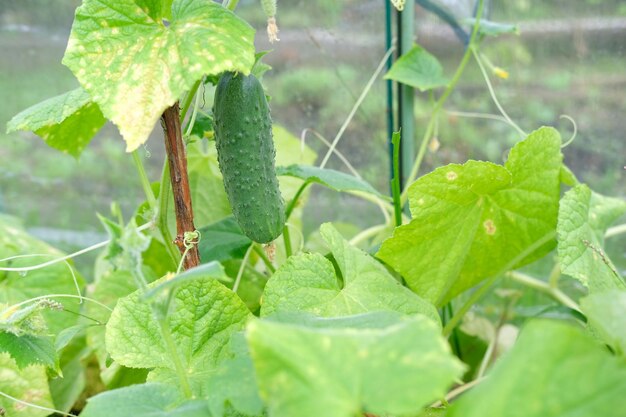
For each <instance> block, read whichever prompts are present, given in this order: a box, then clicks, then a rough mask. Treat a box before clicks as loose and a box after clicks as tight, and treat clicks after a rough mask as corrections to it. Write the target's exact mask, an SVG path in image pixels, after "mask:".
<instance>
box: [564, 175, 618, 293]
mask: <svg viewBox="0 0 626 417" xmlns="http://www.w3.org/2000/svg"><path fill="white" fill-rule="evenodd" d="M624 213H626V201H625V200H620V199H617V198H609V197H604V196H601V195H599V194H596V193H594V192H592V191H591V190H590V189H589V187H587V186H586V185H582V184H581V185H578V186H576V187H574V188H573V189H571V190H569V191H568V192H567V193H566V194H565V196H563V199H562V200H561V207H560V209H559V223H558V228H557V231H558V240H559V245H558V253H559V259H560V263H561V271H562V272H563V273H564V274H567V275H569V276H571V277H574V278H576V279H577V280H579V281H580V282H582V283H583V284H584V285H585V286H587V287H588V288H589V290H590V291H604V290H608V289H613V288H616V289H626V284H625V283H624V280H623V278H622V277H620V276H619V274H618V273H617V271H616V269H615V266H614V265H613V263H612V262H611V260H610V259H609V258H608V256H607V255H606V253H604V250H603V246H604V233H605V231H606V229H608V227H609V226H610V225H611V223H613V222H614V221H615V220H617V219H618V218H619V217H620V216H621V215H623V214H624Z"/></svg>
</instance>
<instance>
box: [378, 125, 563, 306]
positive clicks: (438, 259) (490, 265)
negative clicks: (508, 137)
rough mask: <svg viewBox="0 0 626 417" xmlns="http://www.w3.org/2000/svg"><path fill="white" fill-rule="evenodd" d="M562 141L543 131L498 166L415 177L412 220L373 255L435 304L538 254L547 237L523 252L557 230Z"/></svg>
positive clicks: (461, 167)
mask: <svg viewBox="0 0 626 417" xmlns="http://www.w3.org/2000/svg"><path fill="white" fill-rule="evenodd" d="M560 143H561V141H560V137H559V134H558V132H557V131H556V130H554V129H552V128H541V129H539V130H537V131H535V132H533V133H532V134H530V135H529V136H528V138H526V140H524V141H522V142H520V143H518V144H517V145H516V146H515V147H514V148H513V149H512V150H511V152H510V154H509V159H508V160H507V162H506V164H505V165H504V167H502V166H500V165H495V164H492V163H489V162H477V161H469V162H467V163H465V164H463V165H456V164H451V165H447V166H444V167H441V168H439V169H436V170H435V171H433V172H432V173H430V174H428V175H425V176H423V177H422V178H420V179H418V180H417V181H416V182H415V183H413V184H412V185H411V186H410V188H409V202H410V207H411V214H412V216H413V220H412V221H411V222H410V223H409V224H408V225H404V226H400V227H398V228H396V230H395V232H394V234H393V237H392V238H390V239H387V240H386V241H385V242H383V244H382V247H381V248H380V251H379V252H378V254H377V256H378V257H379V258H380V259H382V260H383V261H385V262H386V263H387V264H388V265H390V266H391V267H392V268H394V269H395V270H396V271H398V272H399V273H401V274H402V276H404V278H405V280H406V282H407V284H408V285H409V287H411V289H413V291H415V292H417V293H418V294H419V295H421V296H423V297H424V298H426V299H427V300H429V301H431V302H433V303H435V304H436V305H437V306H441V305H443V304H444V303H445V302H447V301H448V300H449V299H451V298H452V297H453V296H455V295H457V294H459V293H461V292H462V291H464V290H466V289H468V288H471V287H472V286H474V285H476V284H478V283H479V282H481V281H482V280H484V279H485V278H487V277H489V276H492V275H494V274H497V273H501V272H505V271H503V269H505V268H517V267H519V266H521V265H524V264H527V263H530V262H532V261H534V260H536V259H539V258H540V257H542V256H544V255H545V254H547V253H548V252H549V251H550V250H551V249H552V248H553V247H554V242H553V240H550V241H549V242H548V243H546V244H543V245H541V246H540V247H539V248H538V249H536V250H534V251H532V253H530V254H528V255H527V256H524V255H525V253H526V252H527V251H529V248H533V245H536V244H537V243H538V242H541V241H542V239H547V238H549V237H550V234H551V233H553V232H554V230H555V229H556V223H557V212H558V205H559V181H560V180H559V176H560V171H561V159H562V155H561V151H560ZM520 256H523V259H520V260H519V261H518V259H517V258H518V257H520ZM512 262H513V263H514V264H511V263H512Z"/></svg>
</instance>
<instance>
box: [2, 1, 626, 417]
mask: <svg viewBox="0 0 626 417" xmlns="http://www.w3.org/2000/svg"><path fill="white" fill-rule="evenodd" d="M237 3H238V1H237V0H230V1H229V2H225V4H224V5H221V4H218V3H216V2H213V1H207V0H83V3H82V5H81V6H80V7H79V8H78V9H77V11H76V18H75V21H74V25H73V28H72V32H71V35H70V39H69V41H68V47H67V51H66V54H65V57H64V63H65V64H66V65H67V66H68V67H69V68H70V69H71V70H72V71H73V73H74V74H75V75H76V77H77V79H78V81H79V82H80V85H81V87H80V88H79V89H77V90H74V91H71V92H68V93H66V94H64V95H62V96H59V97H55V98H52V99H50V100H47V101H45V102H43V103H40V104H39V105H36V106H34V107H32V108H30V109H27V110H25V111H24V112H22V113H20V114H19V115H17V116H16V117H15V118H14V119H13V120H12V121H11V122H10V123H9V125H8V129H9V130H32V131H34V132H35V133H37V134H38V135H39V136H41V137H42V138H43V139H44V140H45V141H46V142H47V143H48V144H49V145H50V146H53V147H55V148H57V149H59V150H61V151H65V152H68V153H70V154H73V155H79V154H80V152H81V151H82V149H84V147H85V146H86V145H87V144H88V142H89V141H90V140H91V138H92V137H93V136H94V135H95V133H96V132H97V131H98V130H99V129H100V127H102V125H103V124H104V122H105V120H106V119H109V120H111V121H112V122H113V123H114V124H115V125H117V126H118V128H119V130H120V133H121V134H122V137H123V138H124V140H125V141H126V144H127V148H128V150H129V151H131V152H135V150H136V149H137V148H138V147H139V146H140V145H141V144H143V143H144V142H145V141H146V140H147V139H148V135H149V133H150V132H151V130H152V129H153V127H154V125H155V123H156V122H157V121H158V120H159V119H161V120H162V124H163V126H164V136H165V139H166V150H167V153H168V160H167V161H166V163H164V168H163V172H162V176H161V180H160V182H159V183H158V184H157V185H156V186H155V184H151V183H150V181H149V180H148V178H147V175H146V173H145V171H144V170H143V167H142V165H141V161H140V158H139V157H138V156H137V153H136V152H135V153H134V154H133V157H134V160H135V161H136V163H137V169H138V173H139V176H140V178H141V179H142V185H143V190H144V193H145V194H146V203H145V204H143V205H142V206H141V207H139V208H138V209H137V211H136V213H135V214H134V215H133V217H132V218H131V219H126V221H124V219H123V218H122V216H121V215H120V213H119V210H114V212H113V216H112V219H109V218H106V217H104V216H101V221H102V224H103V227H104V229H105V230H106V231H107V232H108V233H109V235H110V239H109V240H107V241H106V242H102V243H100V244H97V245H94V246H92V247H90V248H86V249H85V250H82V251H80V252H78V253H76V254H70V255H64V254H62V253H60V252H59V251H58V250H56V249H54V248H52V247H50V246H49V245H47V244H45V243H43V242H41V241H39V240H37V239H35V238H33V237H31V236H29V235H28V234H27V233H26V232H25V230H24V229H23V228H20V227H18V226H16V225H15V220H14V219H12V218H7V217H5V216H2V217H0V258H1V263H0V271H2V273H3V275H2V276H0V375H2V378H0V412H2V413H3V414H4V415H6V416H11V417H14V416H32V417H39V416H47V415H52V414H54V413H56V414H57V415H58V414H60V415H69V416H75V415H80V416H82V417H100V416H110V415H133V416H137V417H147V416H152V417H154V416H163V417H164V416H170V415H184V416H191V417H196V416H198V417H200V416H202V417H207V416H211V417H222V416H250V417H261V416H270V417H314V416H320V415H324V416H330V417H356V416H369V417H371V416H421V417H425V416H433V415H436V416H442V415H445V416H452V417H454V416H484V415H489V416H502V417H508V416H511V417H512V416H520V415H523V416H527V417H545V416H554V417H557V416H564V415H577V416H589V417H592V416H599V415H601V416H609V415H610V416H622V415H624V412H623V411H622V410H626V402H625V401H626V400H625V399H624V396H623V395H619V393H621V392H623V391H625V390H626V361H625V357H624V354H625V353H626V336H625V333H624V329H626V319H625V317H626V314H624V313H626V311H625V306H626V284H625V283H624V277H623V272H622V271H619V270H618V268H616V267H615V265H614V263H613V262H612V261H611V259H610V257H609V256H608V255H607V251H606V249H605V248H606V247H607V246H609V245H611V240H609V239H615V238H616V237H617V236H619V235H621V234H623V233H624V232H626V227H624V226H623V225H621V226H615V227H611V225H612V224H613V223H614V222H615V221H617V219H619V218H620V216H623V215H624V213H626V201H624V200H623V199H619V198H611V197H606V196H602V195H600V194H597V193H595V192H593V191H592V190H591V189H590V188H589V187H588V186H587V185H585V184H581V183H580V182H579V181H578V180H577V179H576V177H575V176H574V175H573V174H572V172H571V171H570V170H569V169H568V168H567V166H566V165H565V164H564V162H563V161H564V155H563V152H562V147H563V144H562V143H561V137H560V134H559V133H558V132H557V131H556V130H555V129H553V128H551V127H541V128H538V129H536V130H534V131H533V132H531V133H529V134H526V133H525V132H523V131H522V129H520V128H519V127H518V126H516V125H515V124H514V123H513V121H512V119H511V118H510V117H508V115H506V114H503V116H502V117H503V118H504V119H505V120H506V121H507V123H509V125H510V126H511V127H512V128H514V129H515V130H516V131H518V132H520V136H521V137H520V139H521V140H520V141H519V142H518V143H517V144H516V145H515V146H514V147H513V148H512V149H511V151H510V153H509V154H508V158H507V160H506V161H505V162H504V163H503V164H498V163H492V162H485V161H471V160H470V161H467V162H466V163H464V164H450V165H446V166H443V167H440V168H437V169H435V170H434V171H432V172H430V173H427V174H425V175H422V176H421V177H419V178H418V174H419V171H420V164H421V160H422V159H423V156H424V152H425V149H426V148H427V145H428V144H429V143H430V142H431V140H432V137H433V134H434V131H435V130H436V125H437V123H438V114H439V112H440V111H441V109H442V108H443V106H444V103H445V101H446V99H447V98H448V97H449V96H450V95H451V94H452V92H453V90H454V88H455V86H456V83H457V82H458V80H459V79H460V77H461V76H462V74H463V70H464V69H465V67H466V65H467V64H468V62H470V61H471V59H472V58H473V59H474V60H475V61H476V63H477V64H478V66H479V68H480V69H481V70H483V74H484V75H485V80H486V81H487V83H488V87H489V89H490V91H491V92H492V94H493V88H492V86H491V84H490V83H489V75H488V74H487V73H486V71H485V61H484V56H483V55H482V53H481V51H480V44H481V41H483V40H484V39H485V38H486V37H487V36H491V35H497V34H500V33H503V32H510V31H511V27H509V26H504V25H497V24H493V23H491V22H485V21H483V20H481V19H480V16H481V12H482V6H483V2H482V1H480V2H479V5H478V15H477V18H476V19H475V20H474V21H473V22H472V24H473V26H472V35H471V37H470V40H469V45H468V47H467V49H466V51H465V54H464V56H463V58H462V60H461V62H460V64H459V66H458V68H457V69H456V71H455V73H454V75H453V76H452V78H451V79H449V80H448V79H447V78H445V76H444V74H443V68H442V67H441V65H440V64H439V63H438V61H437V60H436V58H435V57H434V56H433V55H431V54H430V53H428V52H427V51H426V50H425V49H424V48H422V47H420V46H416V47H415V48H414V49H413V50H411V51H409V52H408V53H407V54H405V55H404V56H403V57H402V58H401V59H399V60H398V61H397V62H396V64H395V66H394V67H393V68H392V69H391V70H390V71H389V72H388V74H387V77H388V78H390V79H393V80H395V81H396V82H402V83H405V84H410V85H412V86H414V87H416V88H418V89H421V90H423V91H429V92H430V93H432V94H433V97H435V96H436V97H438V99H437V100H436V101H434V106H433V111H432V117H431V119H430V121H429V122H428V124H427V125H426V129H425V132H424V137H423V140H422V142H421V147H420V153H419V154H418V157H417V159H416V162H415V165H414V166H413V167H412V171H411V175H410V176H409V177H410V179H411V181H409V182H408V184H407V186H406V187H405V188H404V189H403V190H401V189H400V186H399V182H398V181H397V180H398V178H397V175H398V174H397V173H398V169H397V166H396V169H395V170H394V172H396V178H395V180H396V181H395V182H394V187H393V198H390V197H388V196H386V195H383V194H382V193H381V192H379V191H377V190H375V189H374V188H373V187H372V186H371V185H370V184H368V183H367V182H365V181H363V180H362V179H361V178H360V177H359V176H358V175H349V174H346V173H342V172H338V171H334V170H330V169H324V168H323V167H317V166H313V165H312V164H313V163H314V161H315V157H316V155H315V154H314V153H313V152H312V151H311V150H310V149H307V148H306V147H305V148H304V150H302V148H301V146H300V143H299V142H298V141H297V139H295V138H293V137H292V136H291V135H289V134H288V133H287V132H286V131H285V129H282V128H280V127H279V126H276V125H274V126H271V120H270V116H269V110H268V107H267V102H266V98H265V94H264V91H263V88H262V86H261V84H260V83H259V82H258V80H257V78H255V76H254V75H250V74H251V73H253V69H254V65H255V50H254V45H253V40H254V31H253V29H252V28H251V27H250V26H249V25H248V24H247V23H246V22H245V21H243V20H242V19H241V18H240V17H238V16H237V15H236V14H235V13H234V11H235V10H236V6H237ZM404 3H405V2H401V1H394V2H393V4H394V5H396V6H398V7H402V6H404ZM263 4H264V7H265V8H266V9H267V7H268V4H269V5H270V6H272V5H274V6H275V2H264V3H263ZM407 9H408V7H407ZM271 11H272V13H271V14H275V12H276V11H275V10H274V9H271ZM272 17H273V16H272ZM207 45H208V46H207ZM390 53H391V51H388V53H387V54H386V55H385V57H383V60H382V61H383V62H381V65H380V66H379V70H378V71H377V72H376V73H375V74H374V75H375V76H374V77H372V81H371V82H370V83H369V86H370V87H371V84H372V83H373V82H374V80H375V79H376V76H377V75H379V73H380V70H382V68H383V67H384V62H385V61H386V60H387V57H388V56H389V54H390ZM203 82H204V83H205V84H211V83H212V82H214V83H215V84H216V89H215V90H216V91H215V106H214V109H213V114H212V115H211V114H202V113H201V110H200V109H199V105H198V103H199V101H200V94H198V89H199V87H200V85H202V84H203ZM368 88H369V87H368ZM366 92H367V89H366V90H365V91H364V93H363V94H362V97H364V95H365V93H366ZM439 93H440V94H439ZM494 98H495V96H494ZM361 101H362V99H361V100H359V101H357V104H358V103H360V102H361ZM355 111H356V107H355ZM353 113H354V112H353ZM503 113H504V112H503ZM186 121H187V126H188V127H187V128H186V129H185V131H184V132H183V129H182V126H183V125H184V123H185V122H186ZM209 121H210V122H211V123H207V122H209ZM211 126H212V128H213V131H212V130H211ZM207 129H209V130H210V131H211V133H212V134H208V135H207V134H205V132H206V131H207ZM343 130H344V129H342V131H340V133H339V134H338V135H337V138H336V140H335V141H334V142H333V143H331V144H330V148H331V149H334V148H335V147H336V145H337V142H338V141H339V140H340V138H341V133H342V132H343ZM272 134H273V135H274V138H275V139H276V149H274V148H273V144H272ZM207 136H208V137H211V136H214V137H215V141H214V142H212V141H211V142H209V141H208V140H206V137H207ZM399 140H401V136H400V134H396V135H394V144H395V145H396V148H397V146H398V143H399ZM402 140H412V138H403V139H402ZM274 151H276V159H277V161H278V163H279V165H281V166H279V167H277V168H276V170H275V169H274ZM338 155H341V154H338ZM329 156H330V154H329V155H328V156H327V157H325V158H323V161H324V162H323V163H322V165H324V164H325V161H326V160H327V159H328V157H329ZM341 157H342V158H344V157H343V155H341ZM394 159H395V162H396V165H397V163H398V162H397V161H398V156H397V154H396V156H395V158H394ZM347 165H348V166H350V165H349V163H347ZM220 170H221V174H220ZM276 174H278V175H279V176H280V177H281V178H280V179H281V181H280V184H279V183H278V182H277V178H276ZM311 184H318V185H321V186H324V187H327V188H329V189H332V190H335V191H337V192H350V193H355V194H357V195H359V196H361V197H363V198H364V199H366V200H367V201H372V202H374V203H376V204H377V205H378V206H379V207H380V208H381V210H382V212H383V214H384V215H385V218H386V222H385V223H384V224H380V225H374V226H372V227H371V228H369V229H366V230H363V231H360V232H359V233H358V234H356V235H355V236H353V237H352V239H350V240H347V239H346V238H345V237H344V236H343V235H342V234H341V233H340V232H339V231H338V227H336V226H335V225H332V224H323V225H321V226H320V228H319V246H320V250H317V251H305V250H301V249H300V248H299V246H298V245H297V243H299V241H300V243H301V241H302V238H298V237H297V236H294V237H291V236H290V234H289V228H290V226H291V227H294V226H296V225H297V224H298V221H299V219H298V216H299V215H300V209H299V207H300V206H301V205H302V204H304V203H305V201H306V189H307V187H309V186H310V185H311ZM156 190H158V193H157V192H155V191H156ZM172 194H173V195H172ZM281 194H282V196H283V197H284V198H285V200H286V201H287V204H286V205H285V207H283V201H282V197H281ZM192 201H193V204H194V205H193V207H192V205H191V203H192ZM252 202H255V203H258V205H256V204H252ZM172 204H173V205H174V210H172V208H171V205H172ZM407 204H408V212H409V214H410V216H409V215H406V214H404V209H405V208H406V207H405V205H407ZM231 206H232V207H231ZM172 212H174V216H175V221H176V230H174V225H173V224H171V223H173V222H170V220H171V219H172ZM196 224H197V225H198V226H199V227H198V228H197V229H196V226H195V225H196ZM285 224H286V225H287V226H285V227H283V226H284V225H285ZM295 230H297V228H296V229H295ZM281 231H282V232H283V236H282V239H277V240H276V242H277V243H276V253H274V254H273V255H274V256H268V254H267V252H266V251H264V250H263V249H262V248H261V247H260V246H259V245H258V242H261V243H263V242H268V241H272V240H274V239H276V238H277V237H278V236H279V235H280V233H281ZM176 246H178V249H179V250H180V251H177V250H176ZM103 248H104V249H103ZM96 249H103V251H102V253H101V254H100V255H99V257H98V259H97V261H96V264H95V265H94V272H93V277H90V278H89V279H88V281H90V282H89V285H87V284H86V279H85V278H84V277H82V276H80V274H78V273H77V272H76V270H75V268H74V266H73V264H72V263H71V258H73V257H74V256H78V255H79V254H81V253H84V252H87V251H89V250H96ZM363 249H367V251H365V250H363ZM179 252H180V253H179ZM371 253H375V255H372V254H371ZM40 260H41V262H39V261H40ZM538 262H539V263H540V265H539V266H538ZM545 265H548V266H549V268H548V269H549V270H550V272H549V273H547V274H545V275H546V276H543V277H540V276H538V274H540V272H538V271H542V270H543V269H545ZM540 266H543V267H544V268H540ZM70 278H71V279H70ZM529 300H531V301H530V306H529V305H528V303H529ZM518 333H519V337H517V335H518ZM461 394H463V395H462V396H461ZM581 399H584V401H582V400H581Z"/></svg>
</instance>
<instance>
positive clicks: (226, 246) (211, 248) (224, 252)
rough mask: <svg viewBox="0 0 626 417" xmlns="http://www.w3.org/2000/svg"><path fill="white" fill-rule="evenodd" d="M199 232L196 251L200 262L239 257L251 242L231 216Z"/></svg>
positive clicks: (242, 255) (241, 256)
mask: <svg viewBox="0 0 626 417" xmlns="http://www.w3.org/2000/svg"><path fill="white" fill-rule="evenodd" d="M200 233H201V234H202V239H201V240H200V243H199V244H198V251H199V252H200V259H202V262H209V261H225V260H228V259H241V258H243V257H244V255H245V253H246V251H247V250H248V248H249V247H250V245H251V244H252V241H251V240H250V239H249V238H248V237H247V236H246V235H244V234H243V232H242V231H241V227H239V224H238V223H237V221H235V218H234V217H233V216H229V217H227V218H225V219H223V220H220V221H219V222H216V223H213V224H211V225H209V226H206V227H203V228H201V229H200Z"/></svg>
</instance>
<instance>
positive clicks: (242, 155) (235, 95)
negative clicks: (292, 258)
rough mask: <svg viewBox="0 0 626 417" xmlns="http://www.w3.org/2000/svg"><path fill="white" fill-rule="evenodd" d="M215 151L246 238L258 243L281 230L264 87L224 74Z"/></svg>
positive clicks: (218, 92) (216, 115)
mask: <svg viewBox="0 0 626 417" xmlns="http://www.w3.org/2000/svg"><path fill="white" fill-rule="evenodd" d="M213 123H214V130H215V146H216V148H217V158H218V162H219V166H220V171H221V172H222V176H223V177H224V188H225V189H226V194H227V195H228V201H230V205H231V206H232V208H233V215H234V216H235V219H236V220H237V223H239V226H241V229H242V230H243V232H244V234H245V235H246V236H248V237H249V238H250V239H251V240H253V241H255V242H259V243H268V242H271V241H273V240H274V239H276V238H277V237H278V236H280V234H281V233H282V231H283V227H284V225H285V206H284V202H283V198H282V196H281V194H280V189H279V187H278V179H277V178H276V171H275V166H274V161H275V158H276V150H275V149H274V141H273V139H272V120H271V117H270V110H269V106H268V104H267V100H266V99H265V92H264V91H263V86H262V85H261V83H260V82H259V80H257V79H256V77H255V76H254V75H252V74H251V75H248V76H244V75H243V74H235V73H232V72H226V73H224V74H223V75H222V76H221V77H220V80H219V82H218V84H217V88H216V90H215V101H214V104H213Z"/></svg>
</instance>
